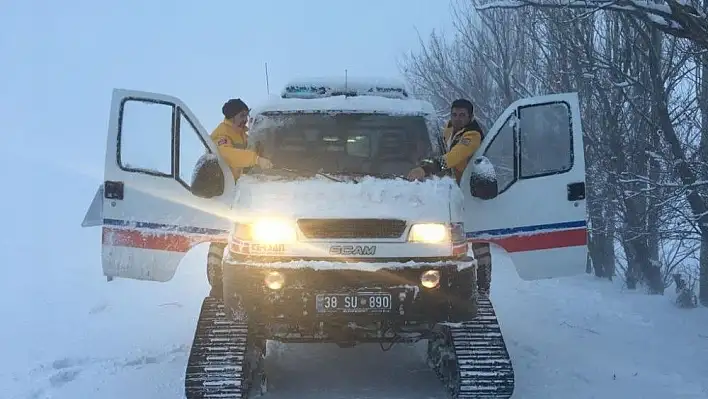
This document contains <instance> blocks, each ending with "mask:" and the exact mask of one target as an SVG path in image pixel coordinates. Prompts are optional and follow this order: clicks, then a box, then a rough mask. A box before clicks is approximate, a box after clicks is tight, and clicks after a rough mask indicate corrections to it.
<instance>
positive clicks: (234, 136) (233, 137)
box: [207, 98, 273, 298]
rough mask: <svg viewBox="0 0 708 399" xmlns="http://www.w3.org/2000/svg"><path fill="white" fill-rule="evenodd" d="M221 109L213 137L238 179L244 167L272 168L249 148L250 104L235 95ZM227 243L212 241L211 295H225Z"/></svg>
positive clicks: (218, 296)
mask: <svg viewBox="0 0 708 399" xmlns="http://www.w3.org/2000/svg"><path fill="white" fill-rule="evenodd" d="M221 112H222V113H223V114H224V120H223V121H222V122H221V123H220V124H219V126H217V127H216V129H214V131H213V132H212V134H211V139H212V140H213V141H214V143H216V147H217V150H218V151H219V155H221V156H222V157H223V158H224V160H225V161H226V163H227V164H228V165H229V169H231V173H232V174H233V176H234V180H238V178H239V177H241V173H242V172H243V169H244V168H249V167H251V166H256V165H258V166H260V167H261V168H263V169H270V168H272V167H273V164H272V163H271V162H270V161H269V160H268V159H265V158H262V157H260V156H258V154H256V153H255V152H254V151H251V150H249V149H247V147H248V136H247V134H246V132H247V131H248V127H246V122H247V121H248V112H249V109H248V106H247V105H246V103H244V102H243V101H242V100H241V99H240V98H233V99H231V100H229V101H227V102H226V103H225V104H224V106H223V107H221ZM225 249H226V244H224V243H220V242H212V243H211V244H210V245H209V254H208V255H207V279H208V280H209V284H210V285H211V293H210V294H209V295H211V296H213V297H217V298H221V297H222V295H223V283H222V279H221V278H222V271H221V260H222V258H223V257H224V250H225Z"/></svg>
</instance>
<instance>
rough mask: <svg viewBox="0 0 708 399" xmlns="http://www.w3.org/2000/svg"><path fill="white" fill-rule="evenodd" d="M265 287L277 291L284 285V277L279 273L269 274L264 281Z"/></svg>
mask: <svg viewBox="0 0 708 399" xmlns="http://www.w3.org/2000/svg"><path fill="white" fill-rule="evenodd" d="M264 282H265V285H266V287H268V288H270V289H271V290H279V289H281V288H283V286H284V285H285V277H284V276H283V275H282V274H280V273H279V272H269V273H268V274H267V275H266V277H265V279H264Z"/></svg>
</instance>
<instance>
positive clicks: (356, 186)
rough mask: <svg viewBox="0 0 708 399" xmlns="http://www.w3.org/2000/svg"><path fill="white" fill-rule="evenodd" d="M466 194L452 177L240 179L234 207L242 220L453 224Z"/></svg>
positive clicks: (246, 177)
mask: <svg viewBox="0 0 708 399" xmlns="http://www.w3.org/2000/svg"><path fill="white" fill-rule="evenodd" d="M460 204H462V192H461V191H460V190H459V188H458V187H457V185H456V184H455V182H454V181H453V180H452V179H450V178H442V179H441V178H433V179H429V180H426V181H423V182H410V181H407V180H404V179H396V180H392V179H378V178H374V177H365V178H363V179H361V180H359V181H358V182H357V183H354V182H336V181H332V180H330V179H327V178H325V177H322V176H317V177H313V178H310V179H301V180H294V181H289V180H270V181H269V180H268V179H266V178H259V177H255V176H242V177H241V178H240V179H239V182H238V184H237V188H236V195H235V199H234V203H233V210H234V213H235V214H236V215H237V217H238V218H239V219H241V218H246V219H255V218H262V217H274V218H288V219H298V218H347V219H353V218H374V219H379V218H396V219H404V220H409V221H419V222H421V221H422V222H425V221H430V222H434V221H437V222H446V221H450V207H451V205H452V206H460Z"/></svg>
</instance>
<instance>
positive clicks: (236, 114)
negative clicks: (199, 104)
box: [221, 98, 249, 127]
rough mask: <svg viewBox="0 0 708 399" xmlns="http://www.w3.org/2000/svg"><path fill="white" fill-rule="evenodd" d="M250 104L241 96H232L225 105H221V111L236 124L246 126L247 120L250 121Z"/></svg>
mask: <svg viewBox="0 0 708 399" xmlns="http://www.w3.org/2000/svg"><path fill="white" fill-rule="evenodd" d="M248 111H249V109H248V106H247V105H246V103H244V102H243V101H242V100H241V99H240V98H232V99H230V100H229V101H227V102H226V103H225V104H224V106H223V107H221V112H222V113H223V114H224V118H226V119H228V120H230V121H231V122H233V124H234V125H235V126H239V127H246V122H247V121H248Z"/></svg>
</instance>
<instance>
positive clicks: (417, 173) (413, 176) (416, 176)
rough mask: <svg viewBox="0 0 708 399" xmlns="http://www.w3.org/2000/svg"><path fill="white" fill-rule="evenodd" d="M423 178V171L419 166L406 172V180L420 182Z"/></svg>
mask: <svg viewBox="0 0 708 399" xmlns="http://www.w3.org/2000/svg"><path fill="white" fill-rule="evenodd" d="M424 177H425V171H424V170H423V168H421V167H420V166H419V167H417V168H413V169H411V171H410V172H408V180H411V181H413V180H420V179H422V178H424Z"/></svg>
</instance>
